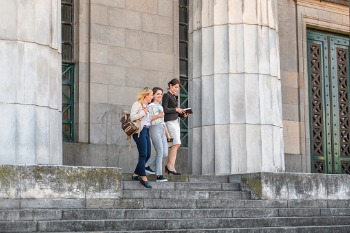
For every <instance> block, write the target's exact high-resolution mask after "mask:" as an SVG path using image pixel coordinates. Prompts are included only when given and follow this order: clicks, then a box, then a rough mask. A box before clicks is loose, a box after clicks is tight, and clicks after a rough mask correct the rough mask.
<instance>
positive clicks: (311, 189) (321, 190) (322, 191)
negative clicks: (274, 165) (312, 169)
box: [230, 172, 350, 200]
mask: <svg viewBox="0 0 350 233" xmlns="http://www.w3.org/2000/svg"><path fill="white" fill-rule="evenodd" d="M230 182H240V184H241V188H242V190H243V191H250V192H251V197H252V199H256V200H349V199H350V177H349V175H346V174H345V175H339V174H337V175H327V174H305V173H269V172H261V173H250V174H240V175H233V176H231V177H230Z"/></svg>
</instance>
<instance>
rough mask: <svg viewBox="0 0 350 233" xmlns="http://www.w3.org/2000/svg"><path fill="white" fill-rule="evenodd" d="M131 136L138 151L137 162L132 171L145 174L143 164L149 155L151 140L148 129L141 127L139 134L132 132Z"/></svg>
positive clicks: (141, 174) (140, 174)
mask: <svg viewBox="0 0 350 233" xmlns="http://www.w3.org/2000/svg"><path fill="white" fill-rule="evenodd" d="M132 137H133V138H134V141H135V142H136V145H137V149H138V151H139V162H138V163H137V166H136V168H135V171H134V173H135V174H137V175H139V176H145V175H146V171H145V164H146V162H147V160H148V159H149V157H150V156H151V140H150V137H149V129H148V128H143V129H142V130H141V132H140V136H139V135H138V134H134V135H132Z"/></svg>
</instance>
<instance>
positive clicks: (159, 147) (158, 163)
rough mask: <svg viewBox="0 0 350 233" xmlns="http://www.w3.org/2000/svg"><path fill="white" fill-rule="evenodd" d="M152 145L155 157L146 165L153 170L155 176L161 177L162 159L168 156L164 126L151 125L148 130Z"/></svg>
mask: <svg viewBox="0 0 350 233" xmlns="http://www.w3.org/2000/svg"><path fill="white" fill-rule="evenodd" d="M150 134H151V138H152V143H153V146H154V149H155V150H156V153H157V155H156V156H153V157H152V158H151V159H150V160H149V161H148V164H149V165H150V167H151V168H152V169H155V171H156V175H158V176H159V175H162V166H163V157H167V156H168V142H167V140H166V136H165V128H164V125H152V126H151V128H150Z"/></svg>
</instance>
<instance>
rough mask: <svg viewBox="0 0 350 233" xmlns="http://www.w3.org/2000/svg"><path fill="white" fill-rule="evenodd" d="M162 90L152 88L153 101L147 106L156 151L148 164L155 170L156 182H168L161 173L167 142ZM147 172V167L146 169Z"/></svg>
mask: <svg viewBox="0 0 350 233" xmlns="http://www.w3.org/2000/svg"><path fill="white" fill-rule="evenodd" d="M162 97H163V89H162V88H160V87H154V88H153V100H152V103H151V104H149V105H148V110H149V112H150V114H151V128H150V136H151V139H152V144H153V146H154V149H155V150H156V156H154V157H152V158H151V159H150V160H149V161H148V164H149V166H150V168H151V169H155V174H156V176H157V179H156V182H166V181H168V180H167V179H166V178H165V177H164V176H163V172H162V170H163V169H162V166H163V158H165V157H167V156H168V142H167V138H166V134H165V133H166V126H165V123H164V110H163V107H162V105H161V104H160V103H161V102H162ZM146 172H147V167H146Z"/></svg>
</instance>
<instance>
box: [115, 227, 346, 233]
mask: <svg viewBox="0 0 350 233" xmlns="http://www.w3.org/2000/svg"><path fill="white" fill-rule="evenodd" d="M112 232H113V231H112ZM116 232H117V231H116ZM123 232H125V233H157V232H168V233H310V232H317V233H345V232H350V226H321V227H319V226H306V227H263V228H259V229H256V228H240V229H239V228H221V229H186V230H160V231H157V230H152V231H123ZM109 233H111V232H110V231H109Z"/></svg>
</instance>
